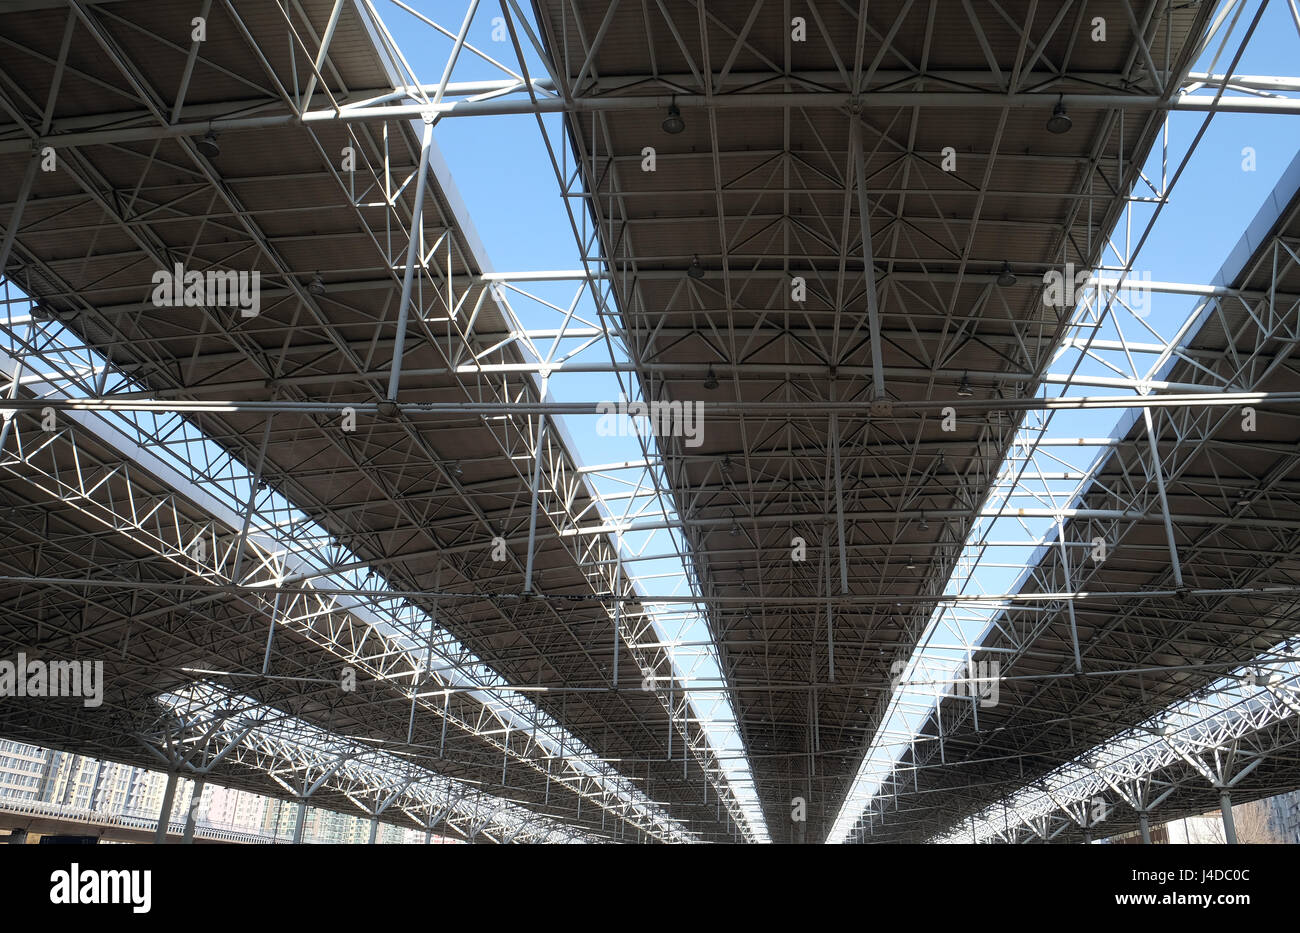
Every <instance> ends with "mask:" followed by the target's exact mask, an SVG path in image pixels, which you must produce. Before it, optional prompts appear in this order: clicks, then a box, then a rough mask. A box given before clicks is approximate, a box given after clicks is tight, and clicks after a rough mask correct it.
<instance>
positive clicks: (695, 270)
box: [686, 254, 704, 279]
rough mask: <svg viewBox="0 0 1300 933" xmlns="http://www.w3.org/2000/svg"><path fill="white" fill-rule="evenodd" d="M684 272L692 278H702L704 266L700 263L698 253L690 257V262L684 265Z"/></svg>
mask: <svg viewBox="0 0 1300 933" xmlns="http://www.w3.org/2000/svg"><path fill="white" fill-rule="evenodd" d="M686 274H687V275H689V276H690V277H691V278H693V279H702V278H704V267H703V266H702V265H700V257H699V255H698V254H697V255H695V256H693V257H692V258H691V264H690V265H689V266H687V267H686Z"/></svg>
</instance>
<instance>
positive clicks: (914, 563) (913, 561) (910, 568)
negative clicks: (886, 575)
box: [907, 557, 916, 570]
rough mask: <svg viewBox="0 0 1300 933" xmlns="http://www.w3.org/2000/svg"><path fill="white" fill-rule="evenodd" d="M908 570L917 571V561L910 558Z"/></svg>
mask: <svg viewBox="0 0 1300 933" xmlns="http://www.w3.org/2000/svg"><path fill="white" fill-rule="evenodd" d="M907 569H908V570H915V569H916V561H915V560H913V559H912V558H910V557H909V558H908V559H907Z"/></svg>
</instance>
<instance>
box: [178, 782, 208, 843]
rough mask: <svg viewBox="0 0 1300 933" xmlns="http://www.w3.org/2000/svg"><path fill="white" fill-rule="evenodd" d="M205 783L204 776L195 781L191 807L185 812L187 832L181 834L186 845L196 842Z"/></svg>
mask: <svg viewBox="0 0 1300 933" xmlns="http://www.w3.org/2000/svg"><path fill="white" fill-rule="evenodd" d="M205 784H206V782H205V781H204V779H203V778H199V779H198V780H196V781H195V782H194V793H193V794H191V795H190V807H189V810H188V811H187V812H186V814H185V833H184V834H183V835H182V836H181V842H182V843H183V844H184V845H193V844H194V829H195V824H196V823H198V819H199V804H200V803H201V802H202V800H203V788H204V786H205Z"/></svg>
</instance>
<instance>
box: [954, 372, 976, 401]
mask: <svg viewBox="0 0 1300 933" xmlns="http://www.w3.org/2000/svg"><path fill="white" fill-rule="evenodd" d="M974 394H975V390H974V389H972V388H971V387H970V379H968V378H967V377H966V376H964V375H963V376H962V377H961V385H959V386H957V397H958V398H970V397H971V396H972V395H974Z"/></svg>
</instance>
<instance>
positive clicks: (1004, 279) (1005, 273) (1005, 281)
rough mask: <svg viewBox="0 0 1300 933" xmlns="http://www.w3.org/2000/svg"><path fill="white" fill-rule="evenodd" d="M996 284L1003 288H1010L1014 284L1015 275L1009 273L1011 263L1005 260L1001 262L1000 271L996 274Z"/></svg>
mask: <svg viewBox="0 0 1300 933" xmlns="http://www.w3.org/2000/svg"><path fill="white" fill-rule="evenodd" d="M998 284H999V285H1001V286H1002V287H1003V288H1010V287H1011V286H1012V285H1015V284H1016V274H1015V273H1014V272H1012V271H1011V263H1009V262H1007V261H1006V260H1005V259H1004V260H1003V261H1002V271H1001V272H999V273H998Z"/></svg>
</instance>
